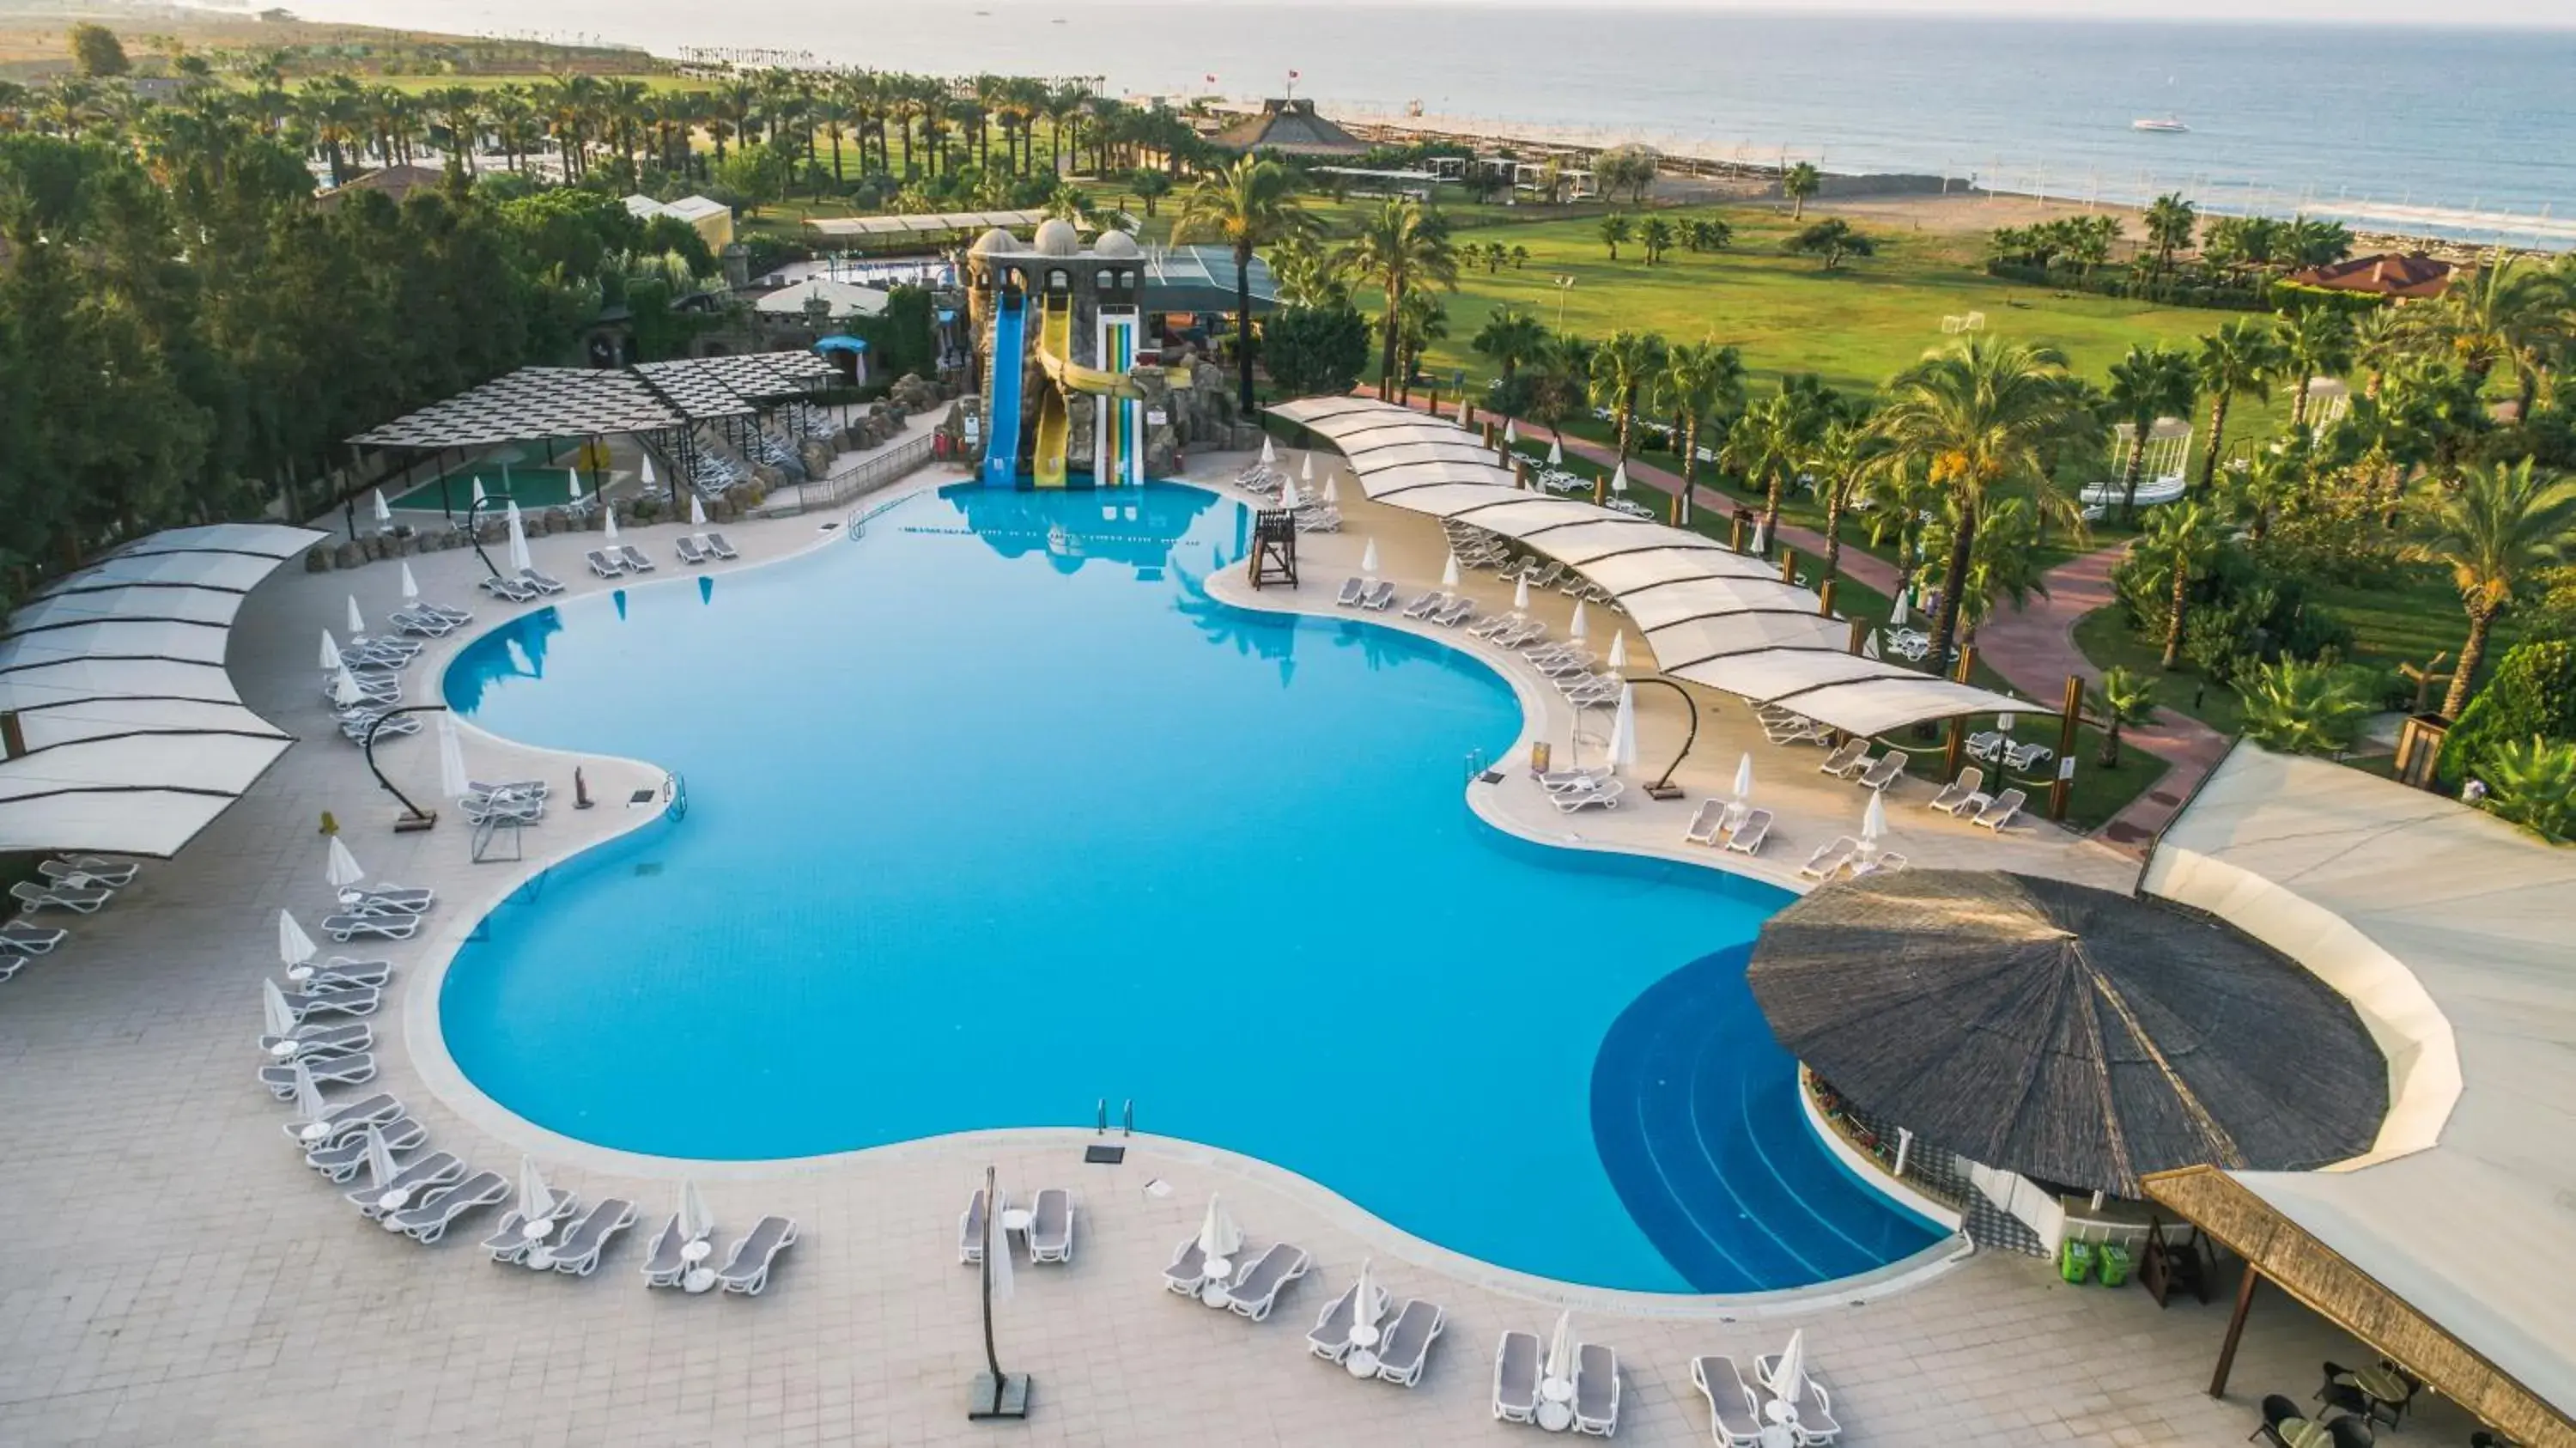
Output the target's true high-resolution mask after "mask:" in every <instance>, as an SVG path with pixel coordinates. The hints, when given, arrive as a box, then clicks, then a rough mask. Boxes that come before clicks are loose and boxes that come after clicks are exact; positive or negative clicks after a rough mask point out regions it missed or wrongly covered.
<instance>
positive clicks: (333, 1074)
mask: <svg viewBox="0 0 2576 1448" xmlns="http://www.w3.org/2000/svg"><path fill="white" fill-rule="evenodd" d="M298 1061H299V1063H300V1064H301V1065H302V1066H303V1067H304V1070H305V1073H306V1074H307V1075H309V1076H311V1077H312V1078H313V1084H314V1085H316V1086H360V1085H364V1084H365V1083H367V1082H369V1081H373V1080H374V1079H376V1058H375V1057H374V1056H372V1055H370V1054H368V1053H367V1052H364V1051H358V1052H354V1053H352V1054H349V1055H346V1056H314V1055H307V1056H302V1057H299V1058H298ZM259 1084H261V1085H262V1086H265V1087H267V1088H268V1092H269V1094H270V1095H272V1096H274V1097H276V1098H277V1099H278V1100H280V1101H292V1100H294V1099H295V1067H293V1066H262V1067H260V1068H259Z"/></svg>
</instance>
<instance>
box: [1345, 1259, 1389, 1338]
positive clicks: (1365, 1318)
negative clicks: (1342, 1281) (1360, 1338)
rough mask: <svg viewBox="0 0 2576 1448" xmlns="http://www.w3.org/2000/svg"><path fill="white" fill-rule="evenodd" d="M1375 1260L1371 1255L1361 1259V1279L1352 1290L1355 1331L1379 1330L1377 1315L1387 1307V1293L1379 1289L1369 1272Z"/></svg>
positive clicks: (1352, 1326)
mask: <svg viewBox="0 0 2576 1448" xmlns="http://www.w3.org/2000/svg"><path fill="white" fill-rule="evenodd" d="M1375 1260H1376V1259H1375V1258H1369V1257H1363V1258H1361V1259H1360V1280H1359V1283H1358V1285H1357V1286H1356V1287H1354V1288H1353V1289H1352V1292H1351V1329H1352V1331H1354V1332H1357V1331H1359V1330H1360V1329H1362V1328H1365V1329H1367V1330H1368V1331H1369V1332H1370V1333H1372V1334H1374V1333H1375V1332H1376V1331H1377V1315H1378V1314H1379V1313H1380V1312H1382V1311H1384V1310H1385V1307H1386V1295H1385V1294H1384V1293H1382V1292H1380V1291H1378V1287H1377V1283H1376V1282H1375V1281H1374V1280H1372V1278H1371V1275H1370V1273H1369V1268H1370V1266H1371V1265H1372V1264H1373V1263H1374V1262H1375Z"/></svg>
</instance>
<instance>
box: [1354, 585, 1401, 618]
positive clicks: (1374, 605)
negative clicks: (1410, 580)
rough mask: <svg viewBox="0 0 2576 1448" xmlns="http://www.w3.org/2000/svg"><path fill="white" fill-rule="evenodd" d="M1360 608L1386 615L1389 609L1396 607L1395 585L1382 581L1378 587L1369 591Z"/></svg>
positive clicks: (1361, 601)
mask: <svg viewBox="0 0 2576 1448" xmlns="http://www.w3.org/2000/svg"><path fill="white" fill-rule="evenodd" d="M1360 607H1362V608H1365V609H1367V610H1368V611H1369V612H1371V613H1384V612H1386V611H1387V610H1388V609H1390V608H1393V607H1395V585H1394V584H1392V583H1388V582H1384V581H1381V582H1380V583H1379V584H1378V586H1377V587H1375V588H1372V589H1370V590H1369V591H1368V595H1367V596H1366V597H1364V598H1362V599H1361V600H1360Z"/></svg>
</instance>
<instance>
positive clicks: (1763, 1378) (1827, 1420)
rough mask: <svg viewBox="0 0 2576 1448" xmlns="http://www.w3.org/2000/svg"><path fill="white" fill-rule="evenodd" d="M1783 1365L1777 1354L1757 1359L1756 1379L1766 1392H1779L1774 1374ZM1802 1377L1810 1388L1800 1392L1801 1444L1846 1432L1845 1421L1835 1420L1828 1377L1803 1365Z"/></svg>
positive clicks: (1830, 1440) (1765, 1355)
mask: <svg viewBox="0 0 2576 1448" xmlns="http://www.w3.org/2000/svg"><path fill="white" fill-rule="evenodd" d="M1779 1367H1780V1358H1779V1355H1778V1354H1776V1353H1764V1354H1763V1355H1762V1356H1760V1357H1757V1358H1755V1359H1754V1360H1753V1377H1754V1381H1756V1382H1758V1383H1760V1384H1761V1385H1762V1387H1763V1389H1764V1390H1765V1391H1768V1392H1773V1393H1777V1392H1778V1391H1779V1387H1778V1386H1777V1385H1776V1384H1775V1383H1773V1382H1772V1376H1773V1375H1774V1374H1775V1373H1776V1372H1777V1371H1778V1370H1779ZM1799 1376H1801V1377H1803V1378H1805V1379H1806V1381H1807V1389H1806V1391H1805V1392H1804V1393H1802V1394H1800V1395H1799V1403H1798V1441H1799V1443H1801V1444H1818V1443H1831V1442H1832V1441H1834V1439H1835V1438H1837V1437H1839V1436H1841V1434H1842V1431H1843V1427H1842V1424H1840V1423H1837V1422H1835V1421H1834V1394H1833V1390H1832V1389H1830V1388H1828V1387H1826V1386H1825V1380H1824V1379H1823V1378H1820V1377H1817V1376H1816V1371H1815V1369H1813V1368H1801V1369H1800V1370H1799Z"/></svg>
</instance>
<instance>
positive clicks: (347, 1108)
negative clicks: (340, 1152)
mask: <svg viewBox="0 0 2576 1448" xmlns="http://www.w3.org/2000/svg"><path fill="white" fill-rule="evenodd" d="M402 1114H403V1109H402V1103H401V1102H399V1101H396V1100H395V1099H393V1098H392V1097H391V1096H388V1095H386V1094H385V1093H384V1092H382V1091H379V1092H377V1093H376V1094H375V1095H373V1096H370V1097H368V1098H366V1099H365V1100H363V1101H350V1102H345V1103H343V1104H341V1105H338V1106H334V1107H331V1108H330V1109H329V1110H327V1111H325V1112H324V1113H323V1115H322V1122H321V1125H322V1130H321V1131H320V1132H319V1133H317V1134H315V1135H314V1136H311V1137H309V1138H308V1137H307V1136H306V1135H305V1134H304V1123H303V1122H300V1121H289V1122H287V1123H285V1127H284V1130H285V1132H286V1139H287V1140H289V1141H291V1142H294V1143H295V1144H296V1145H297V1146H299V1147H302V1148H303V1149H304V1150H306V1151H312V1150H314V1149H316V1148H318V1147H324V1146H329V1145H331V1144H332V1143H333V1142H336V1141H338V1140H339V1139H340V1138H341V1137H343V1136H345V1135H347V1134H349V1133H350V1132H353V1131H364V1130H365V1129H367V1128H368V1127H370V1126H382V1125H384V1124H385V1123H386V1122H389V1121H393V1120H396V1119H398V1118H399V1117H401V1115H402Z"/></svg>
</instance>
